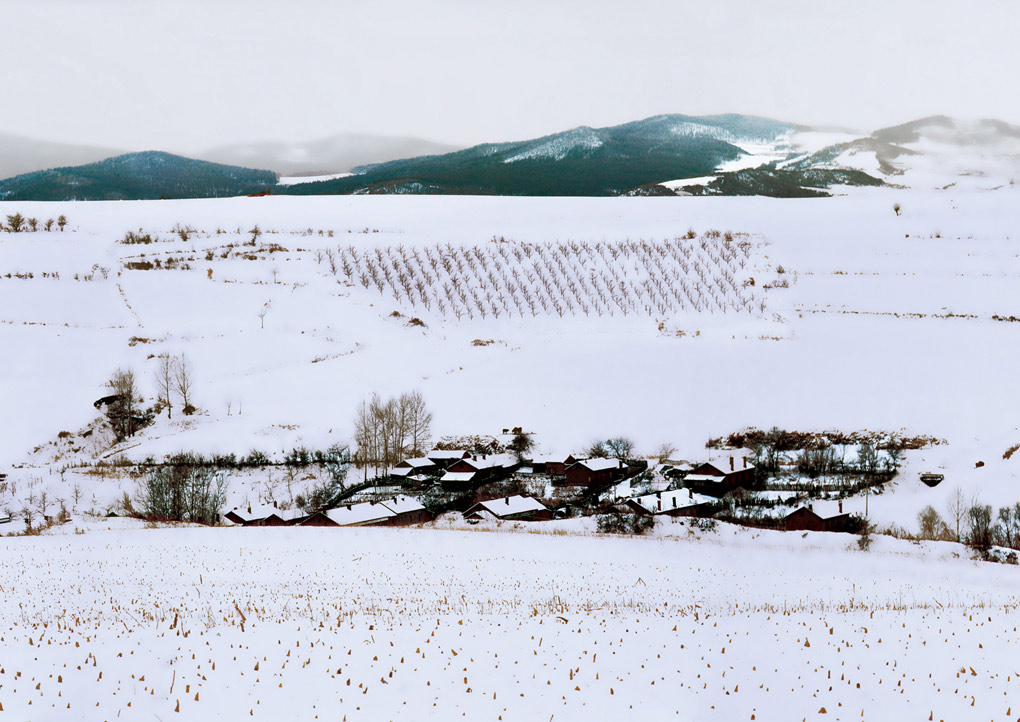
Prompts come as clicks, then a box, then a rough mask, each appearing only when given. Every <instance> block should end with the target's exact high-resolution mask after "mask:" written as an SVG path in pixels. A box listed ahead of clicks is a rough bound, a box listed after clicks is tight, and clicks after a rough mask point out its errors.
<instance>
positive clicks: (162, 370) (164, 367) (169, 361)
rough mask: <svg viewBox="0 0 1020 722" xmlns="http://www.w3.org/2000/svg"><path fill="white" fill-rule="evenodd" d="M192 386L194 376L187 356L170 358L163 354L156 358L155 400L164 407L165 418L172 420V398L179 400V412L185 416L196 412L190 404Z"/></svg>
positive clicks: (168, 355)
mask: <svg viewBox="0 0 1020 722" xmlns="http://www.w3.org/2000/svg"><path fill="white" fill-rule="evenodd" d="M194 385H195V375H194V371H193V369H192V366H191V362H190V361H188V358H187V356H185V355H184V354H181V355H180V356H171V355H170V354H168V353H165V352H164V353H161V354H160V355H159V356H158V357H157V365H156V389H157V398H158V399H159V401H160V403H162V404H163V405H165V406H166V410H167V418H173V399H174V397H177V398H178V399H180V402H181V411H183V412H184V414H185V416H189V415H191V414H193V413H195V411H197V409H196V408H195V407H194V405H193V404H192V403H191V402H192V400H193V398H192V389H193V387H194Z"/></svg>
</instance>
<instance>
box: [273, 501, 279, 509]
mask: <svg viewBox="0 0 1020 722" xmlns="http://www.w3.org/2000/svg"><path fill="white" fill-rule="evenodd" d="M273 508H274V509H279V508H280V507H279V505H278V504H277V503H276V499H273Z"/></svg>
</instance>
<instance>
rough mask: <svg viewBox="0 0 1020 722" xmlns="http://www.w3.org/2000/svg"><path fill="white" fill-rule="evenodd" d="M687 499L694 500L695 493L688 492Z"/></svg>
mask: <svg viewBox="0 0 1020 722" xmlns="http://www.w3.org/2000/svg"><path fill="white" fill-rule="evenodd" d="M687 498H688V499H693V498H694V492H693V491H691V490H690V489H688V490H687Z"/></svg>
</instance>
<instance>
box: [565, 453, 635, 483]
mask: <svg viewBox="0 0 1020 722" xmlns="http://www.w3.org/2000/svg"><path fill="white" fill-rule="evenodd" d="M564 473H565V476H566V485H567V486H598V485H602V484H611V483H613V482H614V481H616V480H617V479H619V478H620V477H621V476H622V475H623V464H622V463H621V462H620V460H619V459H582V460H581V461H578V462H576V463H574V464H571V465H570V466H568V467H567V468H566V470H565V472H564Z"/></svg>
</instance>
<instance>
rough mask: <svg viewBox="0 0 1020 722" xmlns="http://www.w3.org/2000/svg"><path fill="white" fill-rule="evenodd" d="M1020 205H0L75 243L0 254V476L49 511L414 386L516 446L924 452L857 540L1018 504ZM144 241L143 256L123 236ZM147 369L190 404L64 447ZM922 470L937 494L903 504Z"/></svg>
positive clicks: (916, 489) (987, 196)
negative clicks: (933, 476) (183, 389)
mask: <svg viewBox="0 0 1020 722" xmlns="http://www.w3.org/2000/svg"><path fill="white" fill-rule="evenodd" d="M1016 200H1017V195H1016V191H1015V190H1014V189H1013V188H1010V187H1008V186H1007V187H1004V188H1001V189H999V190H996V191H987V192H981V191H975V190H970V191H965V190H959V192H954V191H953V190H952V189H951V190H950V191H946V192H942V191H939V192H908V191H896V190H890V189H875V190H867V191H865V190H856V191H854V192H853V193H852V194H850V195H848V196H846V197H839V198H831V199H820V200H813V201H777V200H774V199H766V198H730V199H720V198H714V199H713V198H706V199H675V198H665V199H655V198H647V199H642V198H631V199H626V198H617V199H515V198H468V197H457V198H431V197H401V198H396V197H331V198H280V197H269V198H239V199H230V200H209V201H181V202H139V203H111V204H103V203H70V204H45V203H24V204H9V203H8V204H2V205H0V214H2V215H6V214H12V213H14V212H20V213H22V214H23V215H25V216H31V217H38V218H40V219H45V218H47V217H51V216H54V215H57V214H66V216H67V218H68V219H69V221H70V223H69V225H68V228H67V230H66V231H64V232H63V233H60V232H52V233H46V232H38V233H23V234H12V233H4V234H0V347H2V349H3V353H0V378H2V379H4V382H3V398H4V403H3V404H2V405H0V429H2V433H3V443H0V466H2V468H0V473H4V472H5V470H6V471H7V472H9V473H11V474H12V477H11V478H12V479H15V478H17V480H18V483H19V489H20V491H19V492H18V494H19V497H20V495H21V494H23V493H28V490H29V487H27V486H23V485H22V484H28V483H29V482H32V483H35V484H37V485H38V486H37V487H33V488H39V489H41V488H50V489H51V493H52V494H53V495H54V496H60V497H63V498H65V499H66V498H68V496H69V492H68V489H67V488H62V487H61V484H69V483H70V482H67V481H66V480H62V478H61V476H60V471H61V469H65V468H67V467H68V466H73V465H74V464H77V463H83V462H86V461H89V460H90V459H91V460H94V459H95V458H96V457H97V456H106V457H107V458H108V459H112V458H113V457H114V456H116V455H118V454H119V453H123V454H125V455H126V456H127V457H129V458H132V459H144V458H145V457H147V456H150V455H151V456H153V457H156V458H159V457H162V456H163V455H166V454H170V453H175V452H178V451H196V452H201V453H206V454H211V453H235V454H238V455H245V454H247V453H248V452H250V451H251V450H253V449H257V450H261V451H264V452H267V453H270V454H275V455H278V456H280V455H282V454H284V453H286V452H287V451H289V450H290V449H291V448H293V447H294V446H298V445H303V446H308V447H310V448H325V447H327V446H328V445H329V444H331V443H336V442H342V441H349V440H350V439H351V437H352V420H353V416H354V409H355V406H356V405H357V404H358V403H359V402H360V401H362V400H363V399H365V398H366V397H367V396H368V395H369V394H371V393H372V392H374V391H378V392H380V393H381V394H383V395H393V394H397V393H400V392H403V391H407V390H412V389H418V390H420V391H421V392H422V393H423V394H424V396H425V398H426V400H427V401H428V403H429V405H430V407H432V409H433V410H434V413H435V419H434V424H433V429H434V434H435V436H437V437H438V436H440V435H445V434H459V433H493V432H497V431H498V430H500V429H502V428H506V427H512V426H525V427H527V428H528V429H529V430H532V431H534V432H535V433H536V438H537V440H538V441H539V443H540V446H541V447H542V448H544V449H546V450H548V451H549V452H550V453H552V452H559V451H571V450H581V449H583V448H585V447H586V445H587V444H588V443H589V442H590V441H591V440H592V439H593V438H597V437H606V436H609V435H615V434H626V435H629V436H631V437H633V438H634V439H635V441H636V442H637V444H638V448H639V450H643V451H644V452H646V453H650V452H652V451H654V450H655V449H656V448H657V447H658V446H659V444H661V443H663V442H672V443H673V444H674V445H676V446H677V447H679V449H680V450H681V451H682V452H684V453H685V456H686V457H689V458H697V456H698V455H699V454H700V453H703V447H704V444H705V442H706V441H707V439H708V438H710V437H717V436H721V435H724V434H727V433H729V432H731V431H735V430H737V429H740V428H743V427H745V426H748V425H754V426H757V427H759V428H770V427H771V426H773V425H778V426H782V427H786V428H791V429H806V430H810V429H831V428H841V429H844V430H857V429H872V430H890V431H895V430H900V429H903V430H905V431H906V432H908V433H911V434H930V435H932V436H935V437H938V438H943V439H946V440H947V441H948V445H947V446H945V447H938V448H937V449H936V450H925V451H923V452H910V453H908V457H907V462H908V467H907V468H908V469H909V474H906V473H905V475H904V476H903V477H902V480H901V481H900V482H897V484H898V485H897V486H896V487H895V488H896V491H895V492H894V493H893V494H891V495H884V496H883V500H882V502H881V503H878V504H877V505H876V506H872V513H873V514H874V515H876V518H877V519H878V520H879V521H898V522H899V523H909V522H911V521H912V519H913V517H914V514H915V513H916V510H917V509H918V508H920V507H921V506H923V505H924V504H926V503H928V502H929V501H930V502H931V503H933V504H936V505H937V506H938V505H940V504H941V503H942V502H943V501H944V497H945V495H946V494H948V493H949V491H950V490H952V489H953V488H954V487H955V486H957V485H959V486H961V487H962V488H963V489H964V490H965V491H966V492H967V494H968V495H971V494H978V495H980V496H981V497H982V499H984V500H985V501H986V502H987V503H992V504H1005V503H1012V502H1015V501H1017V500H1018V498H1020V494H1018V493H1017V488H1018V485H1017V483H1016V476H1017V467H1016V465H1017V464H1018V463H1020V454H1014V455H1013V456H1012V458H1011V459H1009V460H1005V459H1003V458H1002V456H1003V453H1004V452H1005V451H1006V450H1007V449H1008V448H1009V447H1010V446H1012V445H1013V444H1016V443H1020V431H1018V430H1017V423H1016V420H1015V414H1014V413H1013V411H1014V410H1013V406H1014V399H1013V398H1012V396H1011V395H1010V394H1009V389H1010V388H1012V378H1013V376H1014V368H1013V367H1014V362H1013V358H1012V354H1011V353H1010V352H1009V350H1010V349H1012V348H1013V347H1014V346H1015V345H1016V343H1017V340H1018V339H1017V333H1018V332H1020V323H1018V322H1016V321H1015V319H1016V317H1018V316H1020V309H1018V308H1017V307H1016V293H1015V279H1016V278H1017V276H1020V266H1018V260H1017V254H1016V249H1015V244H1014V243H1013V240H1012V235H1013V232H1014V226H1015V225H1016V222H1017V220H1018V219H1017V215H1016V214H1017V210H1016V209H1017V204H1016ZM894 204H898V205H899V206H900V215H897V214H896V213H895V212H894V209H893V206H894ZM256 225H257V226H258V228H259V230H260V231H261V235H258V236H257V237H256V239H255V240H254V245H252V236H253V235H254V234H252V233H251V232H250V231H251V229H253V228H254V227H255V226H256ZM175 228H176V229H177V231H175V230H174V229H175ZM139 229H142V231H143V232H144V233H147V234H149V235H150V236H153V237H155V239H158V240H153V242H152V243H148V244H145V243H133V244H125V243H122V242H120V241H121V240H123V239H124V238H125V234H126V233H127V232H128V231H132V232H133V233H135V234H136V235H138V234H139V233H140V231H139ZM188 229H192V230H193V231H194V232H193V233H186V235H187V236H188V240H182V238H181V235H180V231H181V230H185V231H187V230H188ZM688 229H693V230H694V231H695V234H694V235H695V238H694V239H684V238H683V236H685V235H687V231H688ZM712 229H717V230H719V231H722V232H723V233H720V234H719V235H718V236H715V235H713V234H710V233H708V232H709V231H710V230H712ZM727 230H730V231H732V232H733V236H732V239H733V240H732V241H730V240H727V237H726V235H725V231H727ZM742 234H747V235H742ZM690 240H693V243H694V248H692V249H690V254H691V255H690V258H689V259H688V258H687V257H686V256H685V255H684V253H685V251H684V250H683V249H684V248H687V246H685V245H684V244H685V243H687V242H688V241H690ZM702 241H704V242H705V247H704V248H702V247H701V243H702ZM733 246H736V250H735V251H734V253H739V254H740V256H739V257H738V256H735V255H733V256H730V255H726V256H724V254H723V251H722V250H721V249H723V248H727V247H730V248H731V250H733V249H732V247H733ZM351 249H354V251H355V252H356V254H357V257H358V259H359V260H358V264H359V265H357V267H356V268H355V263H354V261H353V256H352V255H351V253H352V251H351ZM539 249H541V252H539ZM745 250H746V257H745V256H744V251H745ZM727 253H729V251H727ZM518 255H520V258H518ZM331 256H332V259H331ZM430 256H431V257H432V258H434V259H435V261H436V267H435V268H434V267H433V266H432V262H431V261H430ZM444 258H446V259H447V260H448V262H449V268H447V267H446V264H444V262H443V259H444ZM741 258H743V262H744V265H743V267H740V259H741ZM345 259H346V262H347V263H348V264H350V265H351V271H352V273H351V275H350V276H348V275H347V273H346V271H345V269H344V263H345ZM366 259H371V262H372V265H371V266H370V265H369V264H368V262H367V261H366ZM714 259H718V260H714ZM695 260H696V261H697V265H695V263H694V261H695ZM483 263H484V264H485V265H484V266H483ZM394 264H396V266H394ZM472 264H473V265H474V268H473V267H472ZM684 264H686V266H687V268H686V269H685V268H684ZM373 267H374V268H375V274H376V275H377V276H378V279H379V281H380V283H379V284H377V283H376V281H375V280H373V278H372V273H373V271H372V268H373ZM461 267H462V268H461ZM387 273H388V274H389V279H387ZM425 273H428V274H429V278H428V279H426V278H425ZM515 273H516V274H517V277H518V278H517V279H515V277H514V274H515ZM490 274H491V276H492V278H490ZM402 275H403V276H405V277H406V280H407V281H408V287H406V288H405V285H404V282H403V280H402V279H401V276H402ZM362 276H364V279H363V278H362ZM667 279H669V280H667ZM752 279H753V280H754V285H753V286H752V285H750V281H751V280H752ZM364 281H367V283H365V282H364ZM419 281H421V282H423V284H424V285H423V287H422V288H418V282H419ZM745 283H746V285H745ZM511 284H512V286H511ZM380 286H381V288H380ZM444 286H449V288H450V292H449V294H448V293H447V291H446V290H445V288H444ZM660 286H661V289H660ZM726 289H728V290H726ZM461 292H463V298H462V294H461ZM423 293H424V298H426V299H428V305H426V303H425V300H423ZM451 295H452V299H451ZM528 299H530V300H531V303H529V300H528ZM699 299H701V300H700V301H699ZM440 301H442V302H443V304H442V307H440V303H439V302H440ZM720 301H721V302H720ZM743 301H750V302H751V303H750V305H749V306H745V305H742V304H743ZM734 304H736V305H734ZM532 305H533V306H534V308H533V309H532ZM585 307H587V312H586V311H585ZM483 309H484V311H485V313H484V316H483V314H482V310H483ZM263 311H265V313H264V314H263ZM394 312H396V314H398V315H394ZM458 312H459V314H460V315H459V316H458ZM497 312H498V315H497ZM412 319H418V321H415V322H412ZM1010 319H1013V320H1012V321H1011V320H1010ZM419 321H420V323H419ZM161 353H170V354H173V355H180V354H185V355H186V356H187V357H188V358H189V360H190V361H191V363H192V366H193V368H194V371H195V388H194V398H195V404H196V405H197V406H198V407H199V408H200V409H201V412H200V413H199V414H198V415H196V416H192V417H187V418H185V417H181V416H180V415H179V414H177V413H175V415H174V417H173V419H167V418H166V415H165V412H164V414H163V415H162V416H161V417H160V419H159V420H158V422H157V424H156V425H155V426H154V427H152V428H150V429H146V430H145V431H143V432H141V433H140V434H139V435H138V436H137V437H135V438H134V439H132V440H131V441H130V442H129V443H128V444H125V445H123V446H120V447H110V446H109V443H108V441H107V442H105V446H104V444H102V443H94V442H95V441H96V437H95V436H94V435H93V436H89V437H83V436H81V435H80V434H79V433H78V432H79V430H83V429H87V428H88V425H89V424H90V423H91V422H92V421H93V420H94V419H95V418H96V416H97V412H96V409H95V408H94V407H93V406H92V402H93V401H95V400H96V399H98V398H99V397H101V396H103V395H105V394H106V393H108V391H107V389H106V387H105V386H104V384H105V382H106V381H107V380H108V379H109V378H110V376H111V374H112V373H113V372H114V371H115V370H116V369H117V368H130V369H133V370H134V372H135V374H136V376H137V378H138V380H139V386H140V389H141V392H142V394H143V395H144V396H145V397H146V398H147V399H148V401H149V402H151V399H152V398H153V397H154V394H155V390H156V389H155V381H154V378H153V375H154V371H155V368H156V364H157V356H158V355H159V354H161ZM62 431H64V432H68V434H67V435H66V436H64V437H63V438H58V433H59V432H62ZM90 439H91V441H90ZM36 447H40V449H39V451H38V452H37V453H32V450H33V449H34V448H36ZM929 453H930V454H931V455H930V456H929ZM978 461H981V462H984V463H983V465H982V466H980V467H977V466H976V464H977V462H978ZM13 465H19V466H20V467H21V468H13ZM928 466H936V467H938V468H939V469H942V470H944V472H945V474H946V478H947V482H946V483H945V484H944V485H942V486H940V487H938V488H936V489H934V490H929V489H927V488H926V487H924V488H922V485H921V484H920V483H919V482H918V481H917V478H916V474H917V473H918V472H921V471H924V470H926V468H927V467H928ZM33 480H34V481H33ZM110 483H111V484H113V485H112V486H103V484H104V482H103V480H102V479H98V478H97V480H96V487H95V488H96V490H97V494H98V497H97V498H98V499H99V500H100V501H102V502H109V501H112V500H113V499H115V498H117V496H118V494H119V493H121V492H122V491H123V490H122V489H120V488H119V487H118V486H116V484H117V483H119V482H112V481H111V482H110ZM125 483H126V481H125ZM104 489H106V491H104ZM897 499H904V500H905V501H904V502H903V503H902V504H900V502H897V501H896V500H897ZM883 508H887V509H888V510H889V511H888V513H886V512H883V511H882V509H883ZM876 509H878V511H876Z"/></svg>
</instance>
